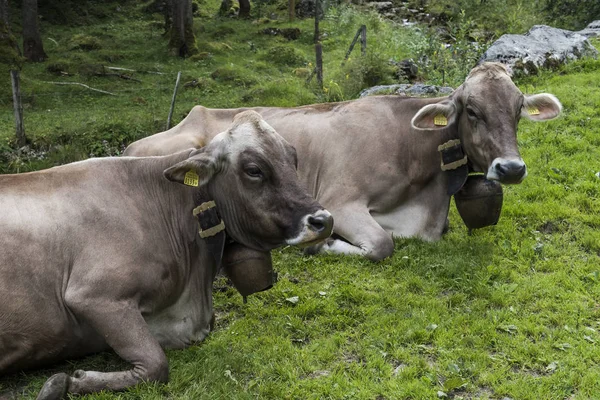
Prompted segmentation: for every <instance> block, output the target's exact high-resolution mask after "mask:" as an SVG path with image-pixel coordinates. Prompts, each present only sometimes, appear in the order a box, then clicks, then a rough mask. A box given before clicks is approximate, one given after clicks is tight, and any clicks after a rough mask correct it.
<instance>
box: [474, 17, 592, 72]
mask: <svg viewBox="0 0 600 400" xmlns="http://www.w3.org/2000/svg"><path fill="white" fill-rule="evenodd" d="M597 56H598V51H597V50H596V49H595V48H594V46H592V44H591V43H590V42H589V41H588V39H587V37H586V36H583V35H581V34H579V33H578V32H572V31H567V30H564V29H558V28H553V27H551V26H546V25H535V26H534V27H533V28H531V29H530V30H529V32H527V33H526V34H524V35H513V34H507V35H502V36H501V37H500V39H498V40H497V41H495V42H494V43H493V44H492V45H491V46H490V47H489V48H488V49H487V51H486V52H485V53H484V54H483V55H482V56H481V59H480V60H479V62H480V63H481V62H484V61H499V62H502V63H504V64H508V65H509V66H511V67H512V69H513V71H514V72H515V73H524V74H532V73H536V72H537V70H538V69H539V68H540V67H545V68H552V67H555V66H558V65H560V64H564V63H566V62H568V61H571V60H576V59H578V58H581V57H597Z"/></svg>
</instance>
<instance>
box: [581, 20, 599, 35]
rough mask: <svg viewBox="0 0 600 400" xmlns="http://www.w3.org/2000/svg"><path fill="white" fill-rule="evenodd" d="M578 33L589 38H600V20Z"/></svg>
mask: <svg viewBox="0 0 600 400" xmlns="http://www.w3.org/2000/svg"><path fill="white" fill-rule="evenodd" d="M577 33H579V34H580V35H582V36H585V37H587V38H591V37H594V36H600V19H598V20H596V21H592V22H590V23H589V24H588V26H586V27H585V29H582V30H580V31H579V32H577Z"/></svg>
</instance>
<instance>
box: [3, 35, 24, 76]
mask: <svg viewBox="0 0 600 400" xmlns="http://www.w3.org/2000/svg"><path fill="white" fill-rule="evenodd" d="M18 48H19V47H18V44H17V39H16V38H15V37H14V36H13V35H11V34H10V33H9V32H8V31H7V29H6V27H2V28H0V63H1V64H6V65H8V66H9V68H11V69H20V68H21V66H22V65H23V62H24V61H25V58H24V57H22V56H21V55H20V54H19V51H18Z"/></svg>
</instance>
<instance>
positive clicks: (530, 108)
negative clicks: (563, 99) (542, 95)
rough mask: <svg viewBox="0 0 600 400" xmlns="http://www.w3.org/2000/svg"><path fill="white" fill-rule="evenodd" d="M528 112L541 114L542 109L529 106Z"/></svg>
mask: <svg viewBox="0 0 600 400" xmlns="http://www.w3.org/2000/svg"><path fill="white" fill-rule="evenodd" d="M527 114H529V115H539V114H540V110H538V108H537V107H527Z"/></svg>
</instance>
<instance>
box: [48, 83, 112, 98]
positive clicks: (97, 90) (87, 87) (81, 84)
mask: <svg viewBox="0 0 600 400" xmlns="http://www.w3.org/2000/svg"><path fill="white" fill-rule="evenodd" d="M42 82H43V83H51V84H53V85H78V86H83V87H84V88H86V89H89V90H93V91H95V92H100V93H104V94H110V95H111V96H116V94H114V93H111V92H107V91H105V90H100V89H95V88H93V87H90V86H88V85H85V84H83V83H79V82H52V81H42Z"/></svg>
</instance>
